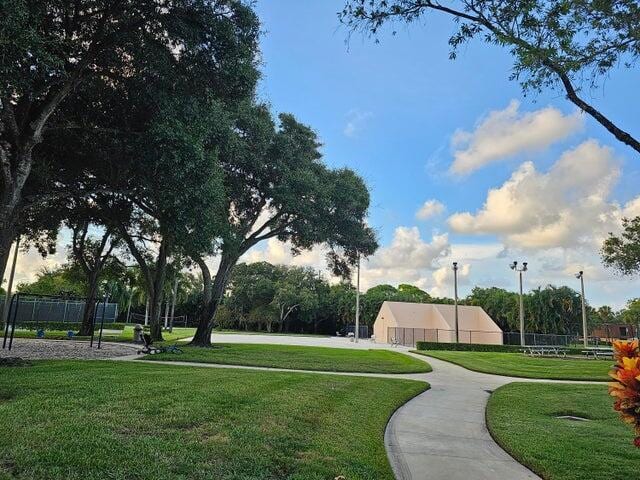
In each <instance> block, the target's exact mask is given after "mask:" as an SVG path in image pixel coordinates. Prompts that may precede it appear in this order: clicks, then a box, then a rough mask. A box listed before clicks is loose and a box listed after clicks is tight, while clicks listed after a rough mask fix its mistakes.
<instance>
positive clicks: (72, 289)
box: [16, 265, 87, 297]
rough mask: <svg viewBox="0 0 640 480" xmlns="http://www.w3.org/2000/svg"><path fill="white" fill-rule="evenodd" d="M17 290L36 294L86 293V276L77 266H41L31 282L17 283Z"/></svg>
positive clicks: (80, 294)
mask: <svg viewBox="0 0 640 480" xmlns="http://www.w3.org/2000/svg"><path fill="white" fill-rule="evenodd" d="M16 289H17V291H18V292H20V293H33V294H38V295H67V296H71V297H83V296H84V295H86V290H87V284H86V278H85V276H84V274H83V272H82V271H81V269H80V268H79V267H78V266H75V265H65V266H62V267H59V268H46V267H45V268H43V269H42V270H41V271H40V272H38V273H37V274H36V280H35V281H33V282H31V283H26V282H23V283H19V284H18V286H17V288H16Z"/></svg>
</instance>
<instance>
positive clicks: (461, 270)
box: [429, 263, 471, 298]
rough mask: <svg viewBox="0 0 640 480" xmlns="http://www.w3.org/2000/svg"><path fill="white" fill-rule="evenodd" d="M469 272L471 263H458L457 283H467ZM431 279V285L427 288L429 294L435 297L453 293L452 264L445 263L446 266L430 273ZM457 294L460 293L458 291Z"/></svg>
mask: <svg viewBox="0 0 640 480" xmlns="http://www.w3.org/2000/svg"><path fill="white" fill-rule="evenodd" d="M470 273H471V265H470V264H469V263H463V264H462V265H458V285H459V286H460V285H468V284H469V274H470ZM431 277H432V279H433V285H432V287H431V288H430V289H429V294H430V295H433V296H435V297H450V298H453V295H454V285H453V282H454V279H453V266H452V265H450V264H447V265H446V266H443V267H440V268H438V269H437V270H436V271H434V272H433V273H432V275H431ZM458 296H459V297H460V296H463V295H461V293H460V291H458Z"/></svg>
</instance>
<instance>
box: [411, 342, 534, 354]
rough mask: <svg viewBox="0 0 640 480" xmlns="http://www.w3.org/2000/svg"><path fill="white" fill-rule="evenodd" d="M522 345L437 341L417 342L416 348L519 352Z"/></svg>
mask: <svg viewBox="0 0 640 480" xmlns="http://www.w3.org/2000/svg"><path fill="white" fill-rule="evenodd" d="M521 348H522V347H521V346H520V345H484V344H481V343H437V342H416V350H460V351H464V352H511V353H517V352H519V351H520V349H521Z"/></svg>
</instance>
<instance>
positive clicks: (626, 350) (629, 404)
mask: <svg viewBox="0 0 640 480" xmlns="http://www.w3.org/2000/svg"><path fill="white" fill-rule="evenodd" d="M613 348H614V352H615V358H616V364H615V365H614V366H613V369H612V370H611V372H610V373H609V375H610V376H611V378H613V379H614V380H615V381H614V382H611V383H610V384H609V395H611V396H612V397H616V400H615V402H614V403H613V409H614V410H615V411H617V412H618V413H620V418H622V420H623V421H624V422H626V423H629V424H631V425H633V427H634V430H635V434H636V437H635V438H634V440H633V444H634V445H635V446H636V447H639V448H640V353H639V352H638V340H633V341H631V342H627V341H624V340H620V341H615V342H613Z"/></svg>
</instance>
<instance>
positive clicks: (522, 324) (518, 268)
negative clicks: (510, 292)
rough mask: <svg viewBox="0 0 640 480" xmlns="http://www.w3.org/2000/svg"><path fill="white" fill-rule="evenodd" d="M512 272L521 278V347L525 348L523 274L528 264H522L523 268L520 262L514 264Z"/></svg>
mask: <svg viewBox="0 0 640 480" xmlns="http://www.w3.org/2000/svg"><path fill="white" fill-rule="evenodd" d="M510 267H511V270H514V271H516V272H518V276H519V277H520V345H521V346H523V347H524V345H525V341H524V303H523V299H522V272H526V271H527V262H522V266H521V267H518V262H517V261H515V260H514V262H513V263H512V264H511V265H510Z"/></svg>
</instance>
